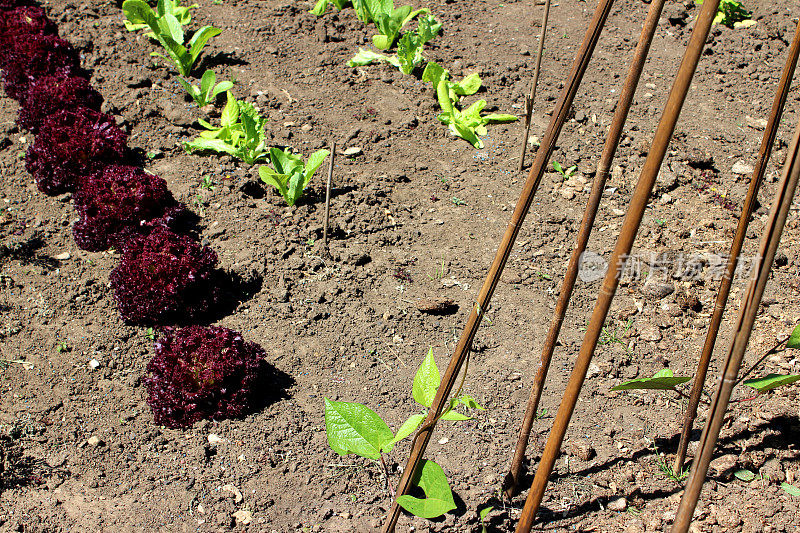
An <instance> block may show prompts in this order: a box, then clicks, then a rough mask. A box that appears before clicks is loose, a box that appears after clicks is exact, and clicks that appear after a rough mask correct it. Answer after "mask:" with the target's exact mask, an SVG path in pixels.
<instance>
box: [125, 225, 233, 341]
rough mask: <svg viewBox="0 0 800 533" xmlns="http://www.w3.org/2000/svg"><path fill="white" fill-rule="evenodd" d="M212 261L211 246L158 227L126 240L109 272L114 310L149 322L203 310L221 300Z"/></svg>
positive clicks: (176, 318) (130, 319) (200, 313)
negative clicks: (119, 257)
mask: <svg viewBox="0 0 800 533" xmlns="http://www.w3.org/2000/svg"><path fill="white" fill-rule="evenodd" d="M216 265H217V254H216V253H214V251H213V250H212V249H211V248H209V247H207V246H201V245H200V244H199V243H198V242H197V241H195V240H193V239H192V238H191V237H189V236H186V235H179V234H177V233H175V232H173V231H171V230H169V229H167V228H164V227H155V228H153V230H152V231H151V232H150V233H149V234H148V235H146V236H137V237H134V238H132V239H130V240H128V241H127V242H126V243H125V244H124V245H123V254H122V260H121V261H120V263H119V266H117V268H115V269H114V270H112V271H111V275H110V279H111V288H112V289H113V290H114V299H115V300H116V301H117V307H118V308H119V313H120V315H122V318H123V319H124V320H125V321H127V322H130V323H133V324H150V325H157V324H165V323H169V322H175V321H185V320H191V319H196V318H198V317H202V316H203V315H206V314H207V313H208V311H209V309H210V308H213V307H215V306H216V305H218V304H219V303H220V301H221V296H222V290H221V288H220V285H221V281H222V279H221V278H222V276H221V275H220V273H219V272H218V271H217V270H215V267H216Z"/></svg>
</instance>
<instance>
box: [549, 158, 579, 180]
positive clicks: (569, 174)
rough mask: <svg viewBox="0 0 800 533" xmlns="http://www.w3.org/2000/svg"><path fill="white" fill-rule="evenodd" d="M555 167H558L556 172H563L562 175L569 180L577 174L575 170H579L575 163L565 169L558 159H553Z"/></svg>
mask: <svg viewBox="0 0 800 533" xmlns="http://www.w3.org/2000/svg"><path fill="white" fill-rule="evenodd" d="M553 168H554V169H556V172H558V173H559V174H561V176H562V177H563V178H564V179H565V180H568V179H569V178H571V177H572V176H573V175H574V174H575V171H577V170H578V167H577V166H575V165H572V166H571V167H569V168H568V169H566V170H564V167H562V166H561V163H559V162H558V161H553Z"/></svg>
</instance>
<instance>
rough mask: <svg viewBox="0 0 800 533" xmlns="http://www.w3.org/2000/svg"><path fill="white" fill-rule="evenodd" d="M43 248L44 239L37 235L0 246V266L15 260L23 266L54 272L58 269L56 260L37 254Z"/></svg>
mask: <svg viewBox="0 0 800 533" xmlns="http://www.w3.org/2000/svg"><path fill="white" fill-rule="evenodd" d="M44 246H45V242H44V239H43V238H42V236H41V235H39V234H37V233H34V234H33V235H31V236H30V237H28V238H27V239H24V240H21V241H19V242H16V243H13V244H11V245H5V244H4V245H0V264H2V263H4V262H5V261H10V260H14V259H16V260H17V261H19V262H21V263H22V264H23V265H35V266H38V267H42V268H45V269H47V270H54V269H55V268H57V267H58V260H57V259H54V258H52V257H49V256H46V255H42V254H39V253H38V250H39V249H41V248H43V247H44Z"/></svg>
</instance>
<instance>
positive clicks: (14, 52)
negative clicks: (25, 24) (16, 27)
mask: <svg viewBox="0 0 800 533" xmlns="http://www.w3.org/2000/svg"><path fill="white" fill-rule="evenodd" d="M4 48H6V50H5V53H3V54H2V59H0V67H2V69H3V83H4V88H5V91H6V94H7V95H8V96H10V97H11V98H13V99H14V100H21V99H22V98H23V97H24V96H25V94H26V93H27V92H28V87H29V86H30V84H31V83H32V82H33V81H35V80H37V79H38V78H41V77H42V76H47V75H50V74H56V73H59V72H61V73H69V74H70V75H75V76H79V75H84V74H85V73H84V71H83V70H82V69H81V68H80V57H79V55H78V51H77V50H75V49H74V48H73V47H72V45H71V44H69V43H68V42H67V41H65V40H64V39H60V38H59V37H56V36H55V35H26V36H24V37H20V38H19V39H17V40H15V41H13V42H12V43H11V46H7V47H4Z"/></svg>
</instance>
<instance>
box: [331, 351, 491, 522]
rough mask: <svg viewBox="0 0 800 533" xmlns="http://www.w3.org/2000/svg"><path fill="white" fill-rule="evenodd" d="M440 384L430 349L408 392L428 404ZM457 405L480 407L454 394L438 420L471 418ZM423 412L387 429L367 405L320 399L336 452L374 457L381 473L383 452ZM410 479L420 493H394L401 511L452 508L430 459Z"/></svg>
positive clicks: (426, 513)
mask: <svg viewBox="0 0 800 533" xmlns="http://www.w3.org/2000/svg"><path fill="white" fill-rule="evenodd" d="M440 384H441V376H440V375H439V369H438V368H437V367H436V362H435V361H434V358H433V348H431V349H430V350H428V355H427V356H426V357H425V360H424V361H423V362H422V365H420V367H419V369H418V370H417V373H416V375H415V376H414V382H413V385H412V388H411V396H412V397H413V398H414V401H416V402H417V403H419V404H420V405H422V406H423V407H426V408H428V409H429V408H430V406H431V404H432V403H433V399H434V397H435V396H436V391H437V390H438V388H439V385H440ZM459 405H463V406H465V407H466V408H467V409H481V410H482V409H483V408H482V407H481V406H480V405H478V403H477V402H476V401H475V400H474V399H473V398H472V397H470V396H467V395H459V396H457V397H456V398H453V399H452V400H450V402H449V404H448V407H447V408H446V409H445V410H444V412H443V413H442V414H441V415H440V416H439V420H454V421H458V420H470V417H469V416H467V415H465V414H462V413H460V412H457V411H455V410H454V409H455V408H456V407H458V406H459ZM426 416H427V412H423V413H416V414H413V415H411V416H410V417H409V418H408V419H407V420H406V421H405V422H403V424H402V425H401V426H400V428H398V430H397V433H395V434H392V430H391V429H390V428H389V426H388V425H387V424H386V422H384V421H383V420H382V419H381V417H380V416H378V414H377V413H375V411H373V410H372V409H370V408H369V407H367V406H365V405H362V404H360V403H351V402H336V401H332V400H329V399H327V398H325V433H326V434H327V437H328V444H329V445H330V447H331V448H332V449H333V451H335V452H336V453H338V454H339V455H347V454H350V453H354V454H356V455H359V456H361V457H364V458H367V459H372V460H373V461H381V464H383V465H384V472H385V473H388V471H387V469H386V467H385V461H384V459H383V454H384V453H389V452H390V451H391V450H392V448H394V445H395V444H396V443H397V442H399V441H401V440H403V439H405V438H406V437H408V436H410V435H411V434H412V433H414V431H416V430H417V428H418V427H419V425H420V424H421V423H422V421H423V420H424V419H425V417H426ZM387 481H388V480H387ZM412 483H413V484H414V485H416V486H417V487H419V488H420V489H422V491H423V492H424V493H425V497H424V498H417V497H415V496H411V495H408V494H405V495H401V496H398V497H397V503H398V505H400V506H401V507H402V508H403V509H405V510H406V511H408V512H410V513H412V514H414V515H416V516H420V517H422V518H435V517H437V516H441V515H443V514H444V513H446V512H448V511H452V510H453V509H455V508H456V505H455V501H454V499H453V492H452V491H451V490H450V485H449V484H448V483H447V476H445V474H444V471H443V470H442V468H441V467H440V466H439V465H438V464H436V463H435V462H433V461H430V460H428V461H424V462H423V464H422V465H421V466H420V468H419V470H418V471H417V473H416V475H415V477H414V479H413V481H412Z"/></svg>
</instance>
